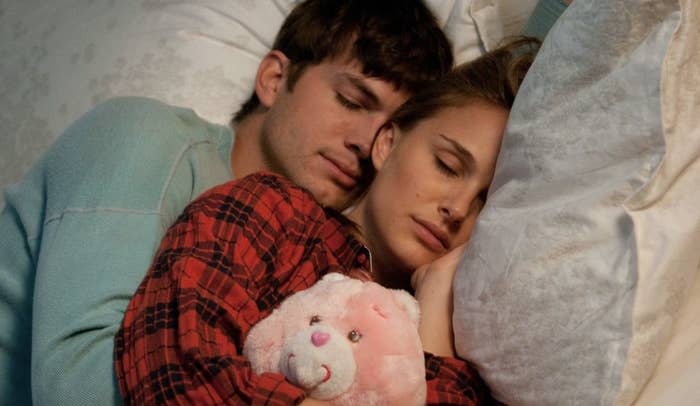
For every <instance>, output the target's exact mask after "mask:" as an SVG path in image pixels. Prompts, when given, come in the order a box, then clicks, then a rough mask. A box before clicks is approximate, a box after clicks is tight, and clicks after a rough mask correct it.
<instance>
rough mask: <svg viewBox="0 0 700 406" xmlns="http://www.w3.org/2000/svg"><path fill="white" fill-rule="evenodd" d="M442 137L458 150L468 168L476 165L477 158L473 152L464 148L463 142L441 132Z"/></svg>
mask: <svg viewBox="0 0 700 406" xmlns="http://www.w3.org/2000/svg"><path fill="white" fill-rule="evenodd" d="M440 137H441V138H442V139H444V140H445V141H447V142H448V143H450V145H452V147H453V148H454V149H455V150H457V155H458V157H459V158H460V159H462V160H463V161H464V164H465V165H466V166H467V168H470V169H471V168H474V167H476V159H474V155H472V153H471V152H469V151H468V150H467V149H466V148H464V147H463V146H462V144H460V143H458V142H457V141H455V140H453V139H452V138H450V137H448V136H446V135H445V134H440Z"/></svg>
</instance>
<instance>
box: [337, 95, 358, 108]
mask: <svg viewBox="0 0 700 406" xmlns="http://www.w3.org/2000/svg"><path fill="white" fill-rule="evenodd" d="M335 98H336V100H338V103H340V105H341V106H343V107H345V108H346V109H348V110H353V111H355V110H360V109H361V108H362V105H360V104H358V103H356V102H354V101H352V100H350V99H348V98H347V97H345V96H343V95H342V94H341V93H338V92H336V93H335Z"/></svg>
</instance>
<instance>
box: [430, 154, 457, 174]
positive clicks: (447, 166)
mask: <svg viewBox="0 0 700 406" xmlns="http://www.w3.org/2000/svg"><path fill="white" fill-rule="evenodd" d="M435 166H437V168H438V169H439V170H440V172H442V173H444V174H445V175H447V176H450V177H457V176H459V171H460V168H458V167H457V165H455V164H454V163H451V162H449V161H448V160H446V159H443V158H440V156H438V155H436V156H435Z"/></svg>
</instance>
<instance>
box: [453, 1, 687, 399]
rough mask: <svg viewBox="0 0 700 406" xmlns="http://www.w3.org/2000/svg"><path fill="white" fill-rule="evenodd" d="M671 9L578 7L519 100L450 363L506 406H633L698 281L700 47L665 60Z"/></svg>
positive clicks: (459, 292)
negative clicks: (457, 362) (462, 363)
mask: <svg viewBox="0 0 700 406" xmlns="http://www.w3.org/2000/svg"><path fill="white" fill-rule="evenodd" d="M684 1H685V4H686V6H687V5H688V4H690V3H691V1H692V0H684ZM678 8H679V4H678V1H674V0H663V1H660V0H658V1H653V2H652V1H649V2H644V4H640V3H639V2H638V1H635V0H621V1H616V2H610V1H608V0H590V1H574V2H573V5H572V6H570V7H569V9H568V10H567V11H566V12H565V13H564V15H563V16H562V17H561V18H560V21H559V22H558V23H557V24H555V26H554V27H553V29H552V31H551V32H550V33H549V35H548V37H547V39H546V40H545V43H544V44H543V47H542V49H541V51H540V54H539V55H538V57H537V59H536V61H535V63H534V65H533V66H532V68H531V70H530V72H529V74H528V77H527V78H526V80H525V83H524V84H523V87H522V89H521V91H520V93H519V95H518V98H517V100H516V103H515V106H514V108H513V111H512V113H511V117H510V122H509V125H508V128H507V131H506V135H505V138H504V142H503V145H502V150H501V155H500V157H499V162H498V167H497V169H496V175H495V180H494V183H493V185H492V189H491V195H490V196H489V200H488V203H487V206H486V208H485V210H484V211H483V212H482V214H481V216H480V219H479V221H478V223H477V226H476V228H475V232H474V234H473V236H472V240H471V242H470V246H469V248H468V250H467V252H466V253H465V256H464V258H463V262H462V263H461V265H460V268H459V270H458V272H457V275H456V279H455V302H454V306H455V314H454V329H455V335H456V338H455V339H456V345H457V350H458V353H459V354H460V355H461V356H463V357H465V358H467V359H469V360H471V361H473V362H475V363H476V364H477V367H478V368H479V371H480V373H481V374H482V376H483V377H484V379H485V380H486V382H487V384H488V385H489V386H490V387H491V388H492V390H493V392H494V396H495V397H497V398H498V399H499V400H501V401H503V402H505V403H507V404H509V405H538V406H540V405H613V404H614V405H629V404H631V402H633V401H634V399H635V398H636V397H637V396H638V394H639V392H640V390H641V389H642V387H643V385H644V384H645V382H646V381H647V380H648V379H649V377H650V376H651V374H652V373H653V371H654V367H655V365H656V364H657V362H658V360H659V357H660V354H661V352H662V351H663V350H664V348H665V346H666V344H667V342H668V339H669V335H670V332H671V330H672V325H673V321H674V319H675V317H676V315H677V312H678V309H679V307H680V306H681V304H682V303H683V302H684V301H685V298H686V297H687V294H688V287H689V286H690V285H691V283H692V281H693V280H694V279H695V277H696V274H697V273H698V263H699V262H700V250H698V247H700V211H699V210H698V209H697V201H698V200H699V198H700V196H699V191H700V133H699V132H698V128H697V118H696V117H697V114H698V106H697V103H695V102H693V100H697V99H696V96H695V95H694V93H695V92H696V90H695V89H697V88H698V87H699V86H700V74H698V68H697V66H698V65H697V64H692V63H684V60H687V59H688V58H687V56H688V55H689V53H692V54H693V55H695V56H696V57H697V53H698V50H699V48H698V47H697V41H695V42H693V43H690V44H691V45H688V46H686V47H683V46H682V44H685V42H684V41H683V38H679V37H673V42H672V45H673V46H672V47H670V48H668V49H669V50H670V49H680V51H679V52H676V53H670V54H669V55H668V57H667V58H665V52H666V49H667V46H668V44H669V40H671V38H672V34H673V33H674V30H675V29H676V27H677V25H678V23H679V11H678ZM696 8H697V7H696ZM685 13H686V15H687V10H685ZM698 20H699V19H698V16H697V12H696V13H695V19H694V20H690V21H688V20H684V24H685V27H686V30H696V29H697V24H698V23H700V21H698ZM681 67H682V68H684V69H685V71H690V72H694V73H695V75H694V76H690V75H685V76H681V75H680V74H679V72H680V68H681ZM662 72H663V76H662ZM661 78H663V79H661ZM681 81H682V82H681ZM674 84H675V85H674ZM679 85H680V86H681V87H679ZM661 89H663V94H662V93H661ZM662 102H663V105H662ZM662 106H663V107H662ZM689 106H691V107H693V108H692V109H691V108H690V107H689ZM681 107H682V108H681ZM693 109H694V110H695V111H690V110H693ZM693 114H695V115H693ZM694 117H695V118H694ZM693 123H695V126H693Z"/></svg>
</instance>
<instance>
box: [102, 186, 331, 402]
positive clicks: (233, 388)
mask: <svg viewBox="0 0 700 406" xmlns="http://www.w3.org/2000/svg"><path fill="white" fill-rule="evenodd" d="M287 189H288V188H287V186H285V183H284V182H282V181H280V178H277V177H274V176H258V175H256V176H254V177H252V178H251V177H247V178H244V179H242V180H240V181H237V182H231V183H227V184H225V185H222V186H220V187H217V188H214V189H212V190H210V191H209V192H206V193H205V194H204V195H202V196H201V197H200V198H199V199H197V200H196V201H195V202H193V204H191V205H190V206H188V208H187V209H186V210H185V212H184V214H183V215H182V216H181V217H180V219H179V220H178V222H177V223H176V224H175V225H174V226H173V227H172V228H171V229H170V230H169V231H168V233H167V234H166V236H165V238H164V239H163V242H162V244H161V246H160V249H159V251H158V254H157V255H156V258H155V261H154V263H153V265H152V267H151V269H150V270H149V272H148V274H147V276H146V278H145V279H144V281H143V283H142V284H141V285H140V286H139V288H138V290H137V292H136V294H135V295H134V297H133V299H132V301H131V303H130V304H129V307H128V308H127V311H126V314H125V318H124V322H123V326H122V328H121V330H120V331H119V333H118V334H117V337H116V340H115V366H116V371H117V375H118V378H119V384H120V390H121V392H122V395H123V396H124V400H125V403H127V404H151V403H153V402H154V401H155V402H156V403H173V404H235V405H240V404H251V405H287V404H297V403H299V402H301V401H302V400H303V399H304V397H305V395H304V392H303V391H302V390H301V389H299V388H297V387H295V386H293V385H291V384H290V383H289V382H288V381H286V380H285V378H284V376H283V375H281V374H277V373H264V374H261V375H256V374H255V373H254V372H253V371H252V369H251V367H250V364H249V363H248V361H247V360H246V358H245V357H244V356H242V348H243V343H244V340H245V337H246V335H247V333H248V331H249V330H250V328H251V327H252V325H254V324H255V323H256V322H258V321H259V320H261V319H262V318H263V317H265V316H266V315H267V314H269V312H270V311H271V310H272V309H273V308H274V307H275V306H276V305H277V304H278V303H279V302H281V301H282V300H283V299H284V297H286V296H287V295H288V294H290V293H291V292H288V291H287V289H286V288H285V287H284V286H288V285H289V281H290V280H291V279H298V280H305V281H306V283H302V284H298V283H297V284H296V286H297V287H296V288H295V290H296V289H302V288H305V287H308V286H310V285H311V284H313V283H314V282H315V281H316V279H317V276H316V275H315V274H314V273H313V271H311V270H310V269H312V268H314V267H299V268H296V267H295V266H294V264H288V265H290V266H284V265H281V264H280V262H279V261H280V258H281V259H282V260H284V259H288V258H291V257H294V255H293V254H290V252H289V250H292V251H293V250H295V247H290V246H292V245H296V244H299V248H301V249H302V250H303V244H304V243H303V240H304V238H305V237H304V230H305V226H306V224H305V222H306V221H308V220H309V218H310V215H309V212H308V211H307V208H306V207H305V206H304V204H303V203H302V204H301V205H300V204H297V203H295V201H296V202H299V201H303V199H301V200H300V199H295V198H294V197H293V196H291V194H292V193H289V191H288V190H287ZM292 192H295V191H292ZM296 192H301V191H296ZM296 192H295V193H296ZM309 200H310V199H309ZM311 208H316V209H317V210H320V208H317V207H316V204H315V203H314V204H312V205H311ZM300 268H304V269H307V268H308V269H309V271H304V270H303V269H300ZM305 272H307V273H305Z"/></svg>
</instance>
